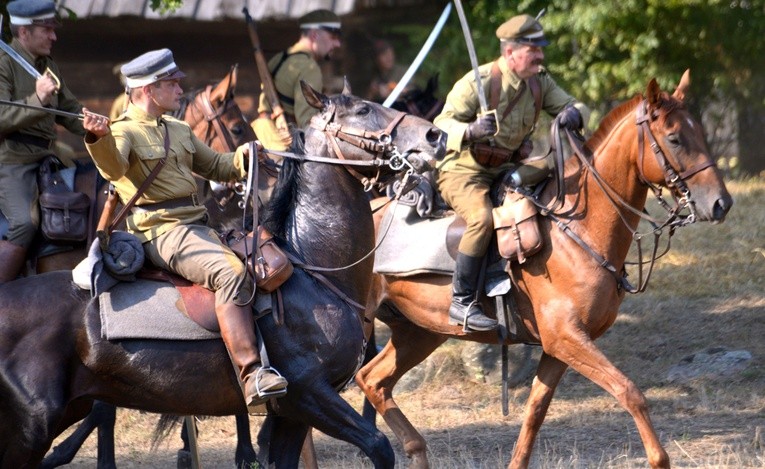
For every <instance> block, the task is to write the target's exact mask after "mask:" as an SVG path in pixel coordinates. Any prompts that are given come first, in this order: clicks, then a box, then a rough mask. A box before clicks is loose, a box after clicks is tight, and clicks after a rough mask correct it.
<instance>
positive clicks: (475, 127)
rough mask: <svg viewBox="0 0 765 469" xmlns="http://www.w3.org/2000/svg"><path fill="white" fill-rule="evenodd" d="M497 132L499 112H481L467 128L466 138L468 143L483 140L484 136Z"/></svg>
mask: <svg viewBox="0 0 765 469" xmlns="http://www.w3.org/2000/svg"><path fill="white" fill-rule="evenodd" d="M496 133H497V114H496V113H494V112H492V113H487V114H481V115H480V116H478V117H477V118H476V119H475V120H474V121H473V122H471V123H470V124H468V126H467V129H466V130H465V136H464V140H465V142H467V143H472V142H475V141H476V140H481V139H482V138H486V137H491V136H492V135H494V134H496Z"/></svg>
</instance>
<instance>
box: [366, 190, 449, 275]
mask: <svg viewBox="0 0 765 469" xmlns="http://www.w3.org/2000/svg"><path fill="white" fill-rule="evenodd" d="M454 218H455V215H451V216H447V217H444V218H421V217H420V216H419V215H418V214H417V210H416V208H415V207H410V206H406V205H403V204H397V205H396V206H395V210H393V209H389V210H388V211H387V212H386V213H385V216H384V217H383V219H382V221H381V222H380V227H379V230H378V231H379V233H378V234H377V236H378V240H377V242H378V243H379V242H380V240H379V237H381V236H385V237H384V238H383V242H382V244H381V245H380V247H379V248H378V249H377V251H376V252H375V265H374V271H375V273H378V274H385V275H396V276H399V277H406V276H409V275H416V274H422V273H435V274H444V275H452V273H453V272H454V266H455V260H454V259H453V258H452V257H451V256H450V255H449V252H448V251H447V249H446V230H447V229H448V228H449V225H451V224H452V222H453V221H454ZM388 224H390V228H389V229H387V233H386V228H387V227H388Z"/></svg>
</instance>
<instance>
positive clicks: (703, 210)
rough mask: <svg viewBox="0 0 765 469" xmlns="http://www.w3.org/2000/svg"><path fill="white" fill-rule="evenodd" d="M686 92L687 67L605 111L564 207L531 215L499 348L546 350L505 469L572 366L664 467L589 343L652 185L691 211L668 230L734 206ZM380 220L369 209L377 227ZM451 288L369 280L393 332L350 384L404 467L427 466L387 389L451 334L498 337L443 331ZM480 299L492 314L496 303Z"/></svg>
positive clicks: (617, 297)
mask: <svg viewBox="0 0 765 469" xmlns="http://www.w3.org/2000/svg"><path fill="white" fill-rule="evenodd" d="M688 85H689V73H688V72H687V71H686V73H685V74H684V75H683V77H682V79H681V80H680V83H679V85H678V87H677V89H676V90H675V91H674V94H672V95H670V94H668V93H666V92H663V91H662V90H661V89H660V88H659V86H658V85H657V83H656V80H651V81H650V83H648V86H647V90H646V95H645V97H644V98H643V97H641V96H637V97H636V98H634V99H632V100H631V101H629V102H626V103H624V104H622V105H621V106H619V107H618V108H616V109H614V110H613V111H612V112H611V113H609V114H608V116H606V118H605V119H604V120H603V122H602V123H601V125H600V128H599V129H598V130H597V131H596V132H595V134H594V135H593V136H592V138H590V139H589V140H588V142H587V143H586V147H585V150H584V152H583V153H586V154H587V156H586V157H585V156H582V157H571V158H570V159H568V160H567V161H566V163H565V166H564V170H565V171H564V179H565V183H563V182H561V184H564V185H563V189H564V191H563V199H562V202H563V203H562V206H560V207H558V208H557V209H555V210H554V213H553V214H552V216H551V217H540V229H541V232H542V239H543V242H544V247H543V248H542V250H541V251H540V252H539V253H537V254H535V255H534V256H532V257H529V258H528V259H527V261H526V262H525V263H524V264H522V265H519V264H517V263H513V265H512V272H511V273H510V276H511V278H512V280H513V283H512V289H511V291H510V292H509V293H508V295H512V298H513V299H514V302H515V304H516V305H517V311H518V313H517V314H518V315H519V316H520V318H519V320H518V321H517V323H518V324H519V327H518V333H517V334H510V335H509V338H508V339H506V341H505V343H506V344H510V343H519V342H526V343H538V344H541V346H542V351H543V353H542V357H541V359H540V361H539V365H538V368H537V371H536V376H535V378H534V381H533V384H532V387H531V392H530V395H529V398H528V401H527V404H526V411H525V417H524V419H523V424H522V428H521V430H520V434H519V436H518V441H517V443H516V447H515V450H514V452H513V457H512V460H511V461H510V464H509V467H511V468H522V467H527V466H528V464H529V459H530V457H531V453H532V447H533V445H534V440H535V437H536V436H537V432H538V431H539V428H540V426H541V425H542V422H543V420H544V418H545V414H546V412H547V409H548V406H549V405H550V401H551V400H552V397H553V393H554V392H555V388H556V386H557V385H558V383H559V381H560V379H561V377H562V376H563V373H564V371H565V370H566V369H567V367H569V366H570V367H571V368H573V369H575V370H576V371H578V372H579V373H581V374H582V375H584V376H585V377H587V378H589V379H590V380H591V381H592V382H594V383H595V384H597V385H599V386H600V387H602V388H603V389H604V390H606V391H607V392H609V393H610V394H611V395H613V396H614V397H615V398H616V399H617V400H618V401H619V403H620V404H621V405H622V407H624V408H625V409H626V410H627V411H628V412H629V413H630V415H631V416H632V417H633V419H634V421H635V424H636V426H637V429H638V431H639V433H640V437H641V439H642V441H643V445H644V447H645V451H646V453H647V459H648V463H649V464H650V466H651V467H669V457H668V455H667V452H666V451H665V450H664V448H663V447H662V444H661V442H660V440H659V437H658V435H657V434H656V431H655V429H654V427H653V425H652V423H651V420H650V418H649V415H648V406H647V403H646V398H645V396H644V395H643V394H642V392H641V391H640V390H639V389H638V388H637V387H636V386H635V384H634V383H633V382H632V381H631V380H630V379H629V378H627V377H626V376H625V375H624V374H623V373H622V372H621V371H619V369H617V368H616V367H615V366H614V365H613V364H612V363H611V362H610V361H609V360H608V358H607V357H606V356H605V355H604V354H603V353H602V352H601V351H600V350H599V349H598V347H597V346H596V345H595V343H594V340H595V339H596V338H598V337H599V336H601V335H602V334H603V333H604V332H605V331H606V330H607V329H608V328H609V327H610V326H611V325H612V324H613V323H614V321H615V319H616V314H617V311H618V309H619V304H620V303H621V301H622V299H623V297H624V294H625V290H626V289H630V290H632V289H631V288H630V287H629V285H628V284H627V282H626V277H625V276H624V275H625V271H624V263H625V258H626V256H627V253H628V250H629V248H630V245H631V242H632V240H633V233H635V230H636V227H637V225H638V222H639V218H640V217H641V216H642V213H641V211H642V210H643V208H644V206H645V202H646V198H647V193H648V189H649V187H651V188H652V189H655V190H657V191H658V190H660V189H659V188H658V186H662V187H668V188H669V191H670V192H671V193H672V194H673V195H674V196H675V197H676V201H677V202H678V206H677V207H675V209H681V208H682V209H683V210H684V212H688V211H689V212H690V214H688V215H685V216H680V215H679V214H678V212H677V210H671V211H670V214H669V219H668V220H667V224H669V225H673V224H677V225H682V224H686V223H690V222H693V221H695V220H699V221H710V222H712V223H718V222H722V221H723V220H724V218H725V215H726V214H727V212H728V210H729V209H730V208H731V206H732V204H733V200H732V198H731V196H730V194H729V193H728V191H727V190H726V188H725V185H724V183H723V181H722V177H721V173H720V171H719V170H718V169H717V167H716V166H715V164H714V161H713V160H712V158H711V156H710V155H709V152H708V150H707V146H706V143H705V142H704V137H703V135H702V127H701V125H700V124H699V123H698V122H697V121H695V120H694V119H693V118H692V117H691V115H690V113H689V112H688V110H687V109H686V107H685V106H684V104H683V100H684V97H685V94H686V91H687V89H688ZM555 185H556V184H548V187H546V188H545V190H544V191H543V192H542V194H541V196H540V197H539V199H538V202H539V203H540V204H542V205H547V204H549V206H550V207H551V208H552V207H553V206H554V205H555V204H554V199H555V194H556V192H557V188H556V187H555ZM673 214H674V215H673ZM381 217H382V214H375V218H376V222H377V223H378V225H379V221H380V219H381ZM670 221H671V222H672V223H670ZM450 281H451V280H450V278H448V277H445V276H438V275H417V276H412V277H402V278H395V277H389V276H377V277H376V279H375V284H374V286H373V293H372V295H371V296H370V304H369V307H370V309H369V310H368V311H369V312H370V313H376V315H377V318H378V319H381V320H382V321H384V322H386V323H387V324H388V325H389V326H390V329H391V339H390V340H389V341H388V343H387V345H386V346H385V348H384V349H383V350H382V351H381V352H380V354H379V355H378V356H377V357H376V358H375V359H374V360H372V361H371V362H370V363H369V364H367V365H366V366H364V367H363V368H362V369H361V370H360V371H359V373H358V374H357V376H356V382H357V383H358V385H359V387H360V388H361V389H362V390H363V391H364V393H365V394H366V397H367V398H368V399H369V400H370V401H371V402H372V404H373V405H374V406H375V408H376V409H377V411H378V412H379V413H380V415H382V417H383V418H384V419H385V421H386V423H387V424H388V426H389V427H390V428H391V429H392V430H393V432H394V433H395V434H396V436H397V438H398V439H399V440H400V442H401V444H402V445H403V447H404V450H405V451H406V454H407V455H408V456H409V457H410V458H411V462H410V467H418V468H423V467H428V461H427V454H426V443H425V440H424V438H423V437H422V435H421V434H420V433H419V432H418V431H417V430H416V429H415V428H414V426H413V425H412V424H411V423H410V422H409V420H408V419H407V418H406V416H405V415H404V414H403V412H402V411H401V409H400V408H399V407H398V405H397V404H396V402H395V401H394V399H393V387H394V386H395V384H396V383H397V382H398V380H399V379H400V378H401V376H402V375H403V374H404V373H406V371H407V370H409V369H411V368H412V367H414V366H415V365H417V364H418V363H420V362H421V361H422V360H424V359H425V358H427V357H428V356H429V355H430V354H431V353H432V352H433V351H434V350H435V349H436V348H437V347H438V346H439V345H441V344H443V343H444V342H445V341H446V340H447V339H448V338H457V339H462V340H471V341H477V342H483V343H497V341H498V334H497V333H496V332H471V333H469V334H466V333H465V332H463V330H462V327H461V326H455V325H450V324H449V315H448V310H449V305H450V302H451V284H450ZM643 286H644V285H643ZM483 302H484V308H485V310H486V311H488V312H489V314H491V315H495V314H496V311H495V308H494V306H493V302H489V301H487V300H486V298H483Z"/></svg>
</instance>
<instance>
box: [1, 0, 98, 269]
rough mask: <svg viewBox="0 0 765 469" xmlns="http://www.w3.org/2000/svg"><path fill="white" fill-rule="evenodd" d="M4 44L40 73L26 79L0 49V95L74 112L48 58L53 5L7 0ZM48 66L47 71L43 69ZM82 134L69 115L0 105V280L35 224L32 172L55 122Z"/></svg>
mask: <svg viewBox="0 0 765 469" xmlns="http://www.w3.org/2000/svg"><path fill="white" fill-rule="evenodd" d="M8 14H9V16H10V24H11V33H12V34H13V41H12V42H11V44H10V46H11V47H12V48H13V49H14V50H15V51H16V52H18V53H19V54H20V55H21V57H23V58H24V59H25V60H26V61H27V62H29V63H30V64H32V65H34V67H35V68H36V69H37V70H38V71H39V72H40V73H41V74H42V76H41V77H40V78H38V79H35V78H34V77H32V76H31V75H30V74H29V73H28V72H27V71H26V70H24V69H23V68H22V66H21V65H19V64H18V63H16V61H14V60H13V59H12V58H11V57H10V56H9V55H8V54H6V53H5V52H2V51H0V99H4V100H7V101H19V102H23V103H26V104H31V105H34V106H40V107H47V108H51V109H59V110H62V111H67V112H73V113H77V114H79V113H80V112H81V111H82V105H81V104H80V103H79V102H78V101H77V98H75V97H74V95H73V94H72V92H71V91H69V88H67V86H66V84H65V83H64V81H63V80H62V79H61V74H60V72H59V69H58V65H56V63H55V62H54V61H53V59H51V58H50V53H51V48H52V47H53V44H54V43H55V42H56V38H57V37H56V28H58V27H59V26H61V23H59V21H58V20H57V19H56V5H55V3H53V1H51V0H16V1H13V2H10V3H8ZM48 70H49V71H48ZM55 124H60V125H62V126H64V127H65V128H66V129H67V130H69V131H70V132H72V133H74V134H77V135H84V134H85V130H84V129H83V128H82V123H81V122H80V120H79V119H77V118H75V117H61V116H54V115H53V114H49V113H47V112H43V111H37V110H33V109H23V108H20V107H11V106H0V135H2V141H0V211H2V212H3V214H4V215H5V217H6V218H7V219H8V222H9V225H10V226H9V228H8V232H7V233H6V234H5V236H4V239H2V240H0V283H4V282H8V281H11V280H13V279H15V278H16V277H17V276H18V275H19V272H20V271H21V268H22V267H23V266H24V262H25V260H26V253H27V250H28V249H29V247H30V245H31V244H32V241H33V240H34V238H35V235H36V234H37V228H38V227H39V225H40V209H39V206H38V203H37V201H38V199H39V196H40V194H39V189H38V186H37V173H38V169H39V167H40V162H41V161H42V160H43V159H44V158H45V157H47V156H49V155H52V154H54V153H55V152H54V151H53V150H54V148H55V145H56V126H55Z"/></svg>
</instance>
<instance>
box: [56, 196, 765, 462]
mask: <svg viewBox="0 0 765 469" xmlns="http://www.w3.org/2000/svg"><path fill="white" fill-rule="evenodd" d="M729 189H730V190H731V192H732V193H733V195H734V197H735V199H736V206H734V209H733V211H732V212H731V214H730V216H729V218H728V220H726V222H725V223H724V224H722V225H719V226H710V225H697V226H691V227H687V228H683V229H681V230H679V231H678V233H677V235H676V236H675V238H673V242H672V251H670V254H668V255H666V256H665V257H664V258H663V259H661V260H660V261H659V263H658V265H657V268H656V271H655V273H654V275H653V278H652V279H651V285H650V286H649V289H648V292H646V293H643V294H640V295H637V296H630V297H628V298H627V299H626V300H625V301H624V303H623V304H622V307H621V309H620V315H619V317H618V319H617V321H616V323H615V324H614V325H613V326H612V327H611V329H610V330H609V331H608V332H607V333H606V334H605V335H604V336H603V337H602V338H600V339H599V340H598V341H597V343H598V344H599V346H600V347H601V348H602V350H603V351H604V352H605V353H606V355H607V356H608V357H609V358H610V359H611V360H612V361H613V362H614V363H615V364H616V365H617V366H618V367H619V368H620V369H621V370H622V371H624V372H625V373H626V374H627V375H628V376H629V377H631V378H632V379H633V380H634V382H635V383H636V384H637V386H638V387H639V388H640V389H641V390H642V391H643V392H644V393H645V395H646V397H647V398H648V402H649V410H650V412H651V416H652V419H653V422H654V424H655V427H656V429H657V431H658V434H659V437H660V439H661V441H662V443H663V445H664V447H665V448H666V450H667V451H668V453H669V455H670V458H671V460H672V464H673V466H674V467H681V468H726V469H727V468H730V469H733V468H764V467H765V436H764V435H763V431H764V430H765V365H764V364H763V363H764V360H765V340H763V338H765V320H764V319H763V318H764V317H765V255H763V254H765V251H763V248H765V245H763V243H765V236H764V235H765V211H763V209H762V207H763V206H764V205H765V182H762V181H754V182H749V183H731V184H729ZM632 278H633V279H634V278H635V277H632ZM462 346H463V345H462V344H461V343H457V342H454V343H452V342H449V343H447V344H446V345H444V346H442V347H441V348H440V349H439V350H438V351H437V352H436V353H435V354H434V355H433V356H431V358H430V359H429V361H428V362H426V363H425V364H423V365H421V367H423V368H421V369H420V371H421V370H422V369H425V368H428V367H429V369H430V372H428V373H420V374H418V373H417V372H416V371H415V370H413V372H412V373H410V374H411V375H412V376H415V377H418V378H410V379H414V380H415V382H411V381H410V382H409V383H408V384H407V385H405V386H402V387H401V388H400V389H398V392H397V393H396V397H397V402H398V403H399V405H400V406H401V408H402V410H403V411H404V413H405V414H406V415H408V416H409V418H410V419H411V421H412V423H413V424H414V425H415V427H417V428H418V429H419V430H420V431H421V432H422V434H423V435H424V437H425V439H426V440H427V442H428V448H429V458H430V461H431V466H432V467H434V468H501V467H506V466H507V463H508V462H509V460H510V457H511V454H512V450H513V445H514V443H515V440H516V438H517V436H518V433H519V431H520V425H521V421H522V416H523V407H524V404H525V400H526V398H527V397H528V392H529V383H530V379H529V380H527V381H526V382H525V383H524V384H522V385H521V386H518V387H517V388H515V389H513V390H511V393H510V401H509V412H508V415H507V416H503V415H502V411H501V409H502V407H501V402H500V389H499V387H498V386H497V385H496V384H486V383H480V382H476V381H475V380H472V379H470V376H472V375H471V374H469V373H468V372H467V371H466V370H465V368H464V366H463V364H462V361H461V359H460V356H461V348H462ZM709 347H726V348H727V349H730V350H746V351H748V352H749V353H751V355H752V360H751V362H750V363H749V364H748V367H747V368H746V369H744V370H743V371H740V372H737V373H734V374H731V375H729V376H720V377H706V378H699V379H696V380H692V381H689V382H684V383H670V382H669V381H668V380H667V379H666V378H667V371H668V370H669V368H670V367H671V366H673V365H675V364H677V363H679V362H681V361H682V360H683V358H684V357H687V356H688V355H690V354H692V353H694V352H697V351H700V350H704V349H707V348H709ZM422 377H425V378H422ZM420 378H422V379H421V382H416V380H417V379H420ZM343 396H344V397H345V398H346V399H347V400H348V401H349V402H351V403H352V404H353V405H354V406H355V407H356V408H357V409H360V408H361V395H360V393H359V391H358V389H356V388H350V389H348V390H346V391H345V392H344V393H343ZM117 419H118V422H117V428H116V435H117V437H116V438H117V442H116V447H117V464H118V466H119V467H121V468H130V467H142V468H166V467H174V466H175V453H176V451H177V449H178V448H180V440H179V438H178V436H177V432H173V434H172V436H171V437H169V438H168V439H166V440H164V441H163V442H162V443H161V444H160V445H159V446H158V448H157V449H156V450H151V449H150V447H151V432H152V430H153V426H154V425H155V423H156V421H157V417H156V416H154V415H150V414H144V413H141V412H138V411H133V410H122V409H121V410H119V411H118V417H117ZM251 422H252V428H253V436H254V435H255V434H256V432H257V429H258V426H259V424H260V422H261V418H260V417H251ZM378 426H379V427H380V429H381V430H382V431H383V432H384V433H385V434H386V435H387V436H388V438H389V439H390V440H391V443H392V445H393V448H394V450H395V452H396V456H397V462H396V467H397V468H403V467H406V465H407V458H406V456H405V455H404V453H403V449H402V446H401V444H400V443H399V442H398V441H397V440H396V438H395V436H394V435H393V434H392V432H391V431H390V429H389V428H388V427H387V426H386V425H385V423H384V422H383V421H382V419H380V418H379V417H378ZM200 432H201V434H200V452H201V465H202V467H232V466H233V465H234V445H235V442H236V435H235V430H234V420H233V417H226V418H215V419H208V420H204V421H203V422H201V423H200ZM314 436H315V440H316V448H317V451H318V457H319V464H320V466H321V467H323V468H366V467H371V464H370V463H369V460H368V459H366V458H364V457H361V456H360V455H359V452H358V450H357V449H356V448H355V447H352V446H350V445H348V444H346V443H343V442H339V441H336V440H333V439H331V438H328V437H326V436H324V435H322V434H320V433H318V432H315V433H314ZM58 441H60V440H57V442H58ZM95 448H96V437H95V435H92V436H91V437H90V438H89V439H88V441H87V442H86V444H85V446H84V447H83V448H82V450H81V451H80V453H79V454H78V455H77V458H76V459H75V460H74V461H73V463H72V464H71V465H70V467H77V468H79V467H83V468H85V467H88V468H90V467H95V465H96V449H95ZM532 467H534V468H639V467H646V460H645V453H644V450H643V446H642V443H641V441H640V438H639V435H638V433H637V430H636V428H635V425H634V422H633V421H632V419H631V417H630V416H629V415H628V414H627V413H626V412H625V411H624V410H623V409H622V408H621V407H620V406H619V405H618V403H617V402H616V400H615V399H614V398H613V397H612V396H610V395H608V394H607V393H606V392H604V391H603V390H602V389H600V388H598V387H596V386H595V385H593V384H592V383H591V382H589V381H588V380H586V379H585V378H583V377H582V376H581V375H579V374H578V373H576V372H572V371H569V372H567V374H566V375H565V377H564V379H563V382H562V383H561V385H560V386H559V388H558V391H557V393H556V396H555V399H554V400H553V403H552V405H551V407H550V411H549V413H548V415H547V418H546V420H545V423H544V425H543V426H542V429H541V432H540V434H539V437H538V440H537V443H536V446H535V453H534V459H533V460H532Z"/></svg>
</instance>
